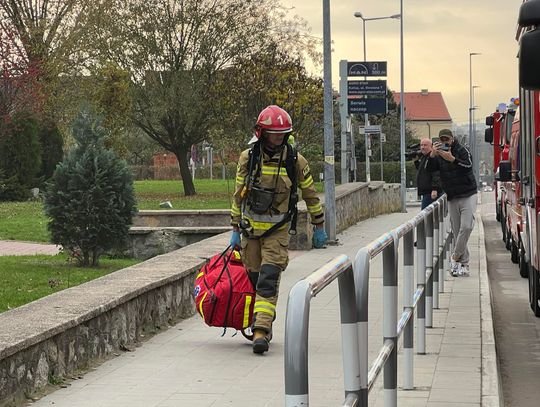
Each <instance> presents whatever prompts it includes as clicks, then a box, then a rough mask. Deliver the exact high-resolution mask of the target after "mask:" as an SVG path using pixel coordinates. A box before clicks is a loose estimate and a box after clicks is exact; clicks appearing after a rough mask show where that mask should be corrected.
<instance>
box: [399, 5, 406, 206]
mask: <svg viewBox="0 0 540 407" xmlns="http://www.w3.org/2000/svg"><path fill="white" fill-rule="evenodd" d="M399 7H400V8H399V15H400V16H401V19H400V25H399V49H400V52H399V65H400V69H399V72H400V73H399V76H400V82H401V85H400V87H401V89H400V92H399V114H400V115H399V147H400V148H399V161H400V168H401V183H400V192H401V212H407V185H406V180H407V173H406V172H405V171H406V170H405V99H404V93H403V92H404V91H405V68H404V55H403V0H400V2H399Z"/></svg>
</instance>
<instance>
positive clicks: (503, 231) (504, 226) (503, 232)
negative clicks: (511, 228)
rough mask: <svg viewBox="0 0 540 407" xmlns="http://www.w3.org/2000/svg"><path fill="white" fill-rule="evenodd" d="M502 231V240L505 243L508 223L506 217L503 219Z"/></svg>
mask: <svg viewBox="0 0 540 407" xmlns="http://www.w3.org/2000/svg"><path fill="white" fill-rule="evenodd" d="M501 232H502V240H503V242H504V243H506V223H505V222H504V219H503V220H501Z"/></svg>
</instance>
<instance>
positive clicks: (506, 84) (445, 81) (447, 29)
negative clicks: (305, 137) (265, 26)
mask: <svg viewBox="0 0 540 407" xmlns="http://www.w3.org/2000/svg"><path fill="white" fill-rule="evenodd" d="M521 3H522V0H404V16H405V18H404V47H405V91H406V92H415V91H420V90H421V89H425V88H427V89H429V90H430V91H440V92H442V94H443V96H444V99H445V101H446V105H447V107H448V110H449V111H450V115H451V116H452V119H453V120H454V122H456V123H464V122H467V121H468V109H469V53H470V52H479V53H482V55H480V56H473V57H472V58H473V64H472V72H473V85H477V86H480V88H478V89H475V105H477V106H478V110H477V112H476V119H477V120H482V121H483V118H484V117H485V116H486V115H488V114H489V113H491V112H493V111H494V110H495V107H496V106H497V105H498V104H499V103H500V102H508V101H509V100H510V98H511V97H516V96H518V88H517V59H516V55H517V42H516V40H515V34H516V22H517V14H518V10H519V6H520V5H521ZM282 4H284V5H285V6H288V7H291V8H292V9H291V11H290V12H291V14H292V15H298V16H301V17H303V18H304V19H305V20H306V21H307V22H308V24H309V25H310V27H311V28H312V33H313V34H314V35H315V36H317V37H321V38H322V1H321V0H318V1H317V0H282ZM399 7H400V2H399V0H376V1H375V0H371V1H366V0H364V1H362V0H330V12H331V31H332V34H331V35H332V41H333V50H334V51H333V53H332V77H333V85H334V88H335V89H337V88H338V83H339V72H338V66H339V61H340V60H341V59H347V60H349V61H353V60H362V59H363V39H362V20H361V19H359V18H355V17H354V16H353V13H354V12H355V11H361V12H362V14H363V15H364V16H365V17H366V18H371V17H380V16H389V15H392V14H399ZM399 26H400V24H399V20H382V21H368V22H366V38H367V47H366V48H367V60H368V61H378V60H379V61H388V78H387V79H388V86H389V87H390V89H392V90H394V91H397V92H399V90H400V88H399V86H400V77H399V61H400V60H399ZM314 73H316V74H319V75H321V76H322V67H321V68H320V70H319V71H318V72H314Z"/></svg>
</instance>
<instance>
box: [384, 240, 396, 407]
mask: <svg viewBox="0 0 540 407" xmlns="http://www.w3.org/2000/svg"><path fill="white" fill-rule="evenodd" d="M392 235H393V240H394V241H393V243H392V244H390V245H388V246H387V247H385V249H384V251H383V344H384V343H386V342H387V341H389V342H392V343H393V347H392V351H391V352H390V356H388V359H387V361H386V363H385V365H384V407H397V347H398V346H397V297H398V296H397V275H398V263H397V259H398V244H399V238H398V236H397V234H396V233H395V232H393V233H392Z"/></svg>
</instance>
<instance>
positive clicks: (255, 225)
mask: <svg viewBox="0 0 540 407" xmlns="http://www.w3.org/2000/svg"><path fill="white" fill-rule="evenodd" d="M246 218H248V217H247V216H246ZM248 219H249V218H248ZM249 223H250V224H251V226H253V228H254V229H259V230H268V229H270V228H271V227H272V226H274V225H275V224H276V223H277V222H275V223H272V222H257V221H256V220H253V219H249ZM286 227H287V223H285V224H284V225H283V226H281V227H279V228H278V230H282V229H285V228H286Z"/></svg>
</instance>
